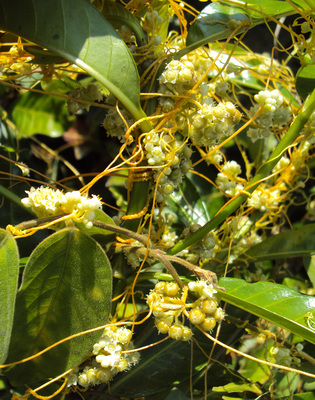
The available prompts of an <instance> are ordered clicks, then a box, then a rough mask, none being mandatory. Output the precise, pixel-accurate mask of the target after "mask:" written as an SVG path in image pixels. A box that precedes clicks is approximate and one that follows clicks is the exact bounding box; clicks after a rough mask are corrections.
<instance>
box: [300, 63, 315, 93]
mask: <svg viewBox="0 0 315 400" xmlns="http://www.w3.org/2000/svg"><path fill="white" fill-rule="evenodd" d="M314 88H315V65H314V64H312V65H307V66H306V67H302V68H300V69H299V70H298V72H297V79H296V90H297V91H298V94H299V95H300V97H301V99H303V100H305V99H306V97H307V96H308V95H309V94H311V93H312V91H313V90H314Z"/></svg>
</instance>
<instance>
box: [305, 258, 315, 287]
mask: <svg viewBox="0 0 315 400" xmlns="http://www.w3.org/2000/svg"><path fill="white" fill-rule="evenodd" d="M303 263H304V266H305V269H306V272H307V275H308V277H309V279H310V281H311V282H312V285H313V287H314V288H315V260H314V257H312V256H306V257H303Z"/></svg>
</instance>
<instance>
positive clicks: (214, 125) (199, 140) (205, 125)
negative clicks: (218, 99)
mask: <svg viewBox="0 0 315 400" xmlns="http://www.w3.org/2000/svg"><path fill="white" fill-rule="evenodd" d="M240 120H241V113H240V112H239V111H238V110H237V109H236V108H235V106H234V104H233V103H231V102H230V101H228V102H225V103H219V104H217V105H216V106H213V105H206V106H204V107H202V108H201V109H200V110H198V111H197V113H196V114H195V115H194V116H193V117H192V118H191V124H190V129H189V136H190V138H191V140H192V142H193V143H194V144H195V145H197V146H205V147H210V146H214V145H216V144H218V143H220V142H221V141H222V140H223V139H224V138H226V137H228V136H230V135H231V134H232V133H233V127H234V126H235V125H236V124H238V123H239V122H240Z"/></svg>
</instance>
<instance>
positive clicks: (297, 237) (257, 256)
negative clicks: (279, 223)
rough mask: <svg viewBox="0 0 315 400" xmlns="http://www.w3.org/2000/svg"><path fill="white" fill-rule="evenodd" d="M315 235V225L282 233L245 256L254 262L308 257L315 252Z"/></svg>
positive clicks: (266, 240)
mask: <svg viewBox="0 0 315 400" xmlns="http://www.w3.org/2000/svg"><path fill="white" fill-rule="evenodd" d="M314 233H315V224H309V225H305V226H303V227H301V228H298V229H292V230H290V231H285V232H281V233H279V234H278V235H274V236H271V237H269V238H267V239H265V240H264V241H263V242H261V243H258V244H256V245H255V246H253V247H251V248H250V249H249V250H247V251H246V253H245V254H246V255H247V256H248V257H250V258H251V259H252V260H254V261H264V260H277V259H282V258H290V257H299V256H300V257H301V256H308V255H310V254H313V253H314V252H315V243H314V240H313V238H314Z"/></svg>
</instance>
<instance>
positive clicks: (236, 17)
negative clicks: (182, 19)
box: [187, 0, 296, 46]
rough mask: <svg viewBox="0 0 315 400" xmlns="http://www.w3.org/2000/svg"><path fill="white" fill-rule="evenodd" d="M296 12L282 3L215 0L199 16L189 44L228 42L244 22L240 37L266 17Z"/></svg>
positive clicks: (260, 0)
mask: <svg viewBox="0 0 315 400" xmlns="http://www.w3.org/2000/svg"><path fill="white" fill-rule="evenodd" d="M294 13H296V10H295V9H294V7H292V5H290V4H289V3H287V2H285V1H279V0H253V1H251V2H250V4H249V3H248V2H247V1H242V0H241V1H233V0H231V1H216V2H214V3H211V4H208V5H207V6H206V7H205V8H204V9H203V11H202V12H201V13H200V15H199V16H198V18H197V19H196V21H195V22H194V23H193V24H192V26H191V28H190V29H189V32H188V36H187V45H188V46H189V45H196V44H198V46H201V45H203V44H205V43H207V42H212V41H215V40H221V39H226V38H227V37H229V36H230V35H231V34H232V33H233V32H234V31H235V29H236V27H237V25H238V24H240V23H242V22H243V21H247V23H244V25H243V27H241V28H240V29H239V30H237V34H239V33H242V32H244V31H245V30H247V29H250V28H253V27H254V26H256V25H259V24H262V23H264V22H265V20H266V15H268V14H269V15H271V16H272V17H273V18H281V17H283V16H286V15H290V14H294Z"/></svg>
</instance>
